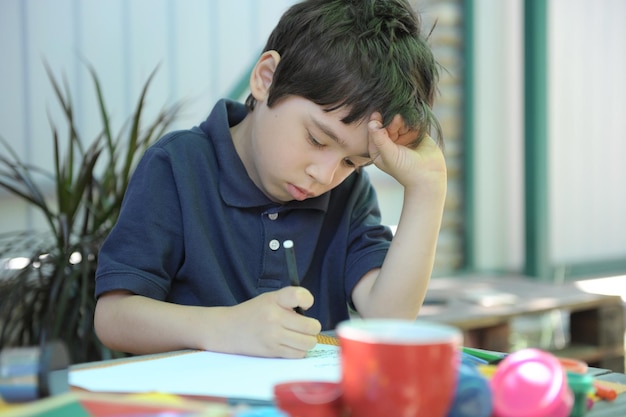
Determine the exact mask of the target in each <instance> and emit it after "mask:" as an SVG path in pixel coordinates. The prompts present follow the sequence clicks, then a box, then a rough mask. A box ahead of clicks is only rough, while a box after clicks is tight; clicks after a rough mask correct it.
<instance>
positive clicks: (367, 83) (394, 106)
mask: <svg viewBox="0 0 626 417" xmlns="http://www.w3.org/2000/svg"><path fill="white" fill-rule="evenodd" d="M268 50H275V51H277V52H278V53H279V54H280V56H281V60H280V61H279V63H278V66H277V68H276V71H275V73H274V77H273V80H272V84H271V86H270V90H269V96H268V102H267V105H268V106H270V107H271V106H272V105H273V104H275V103H276V102H277V101H278V100H280V99H282V98H284V97H286V96H289V95H296V96H300V97H304V98H306V99H308V100H311V101H312V102H314V103H316V104H317V105H319V106H323V107H324V108H325V109H326V110H327V111H332V110H334V109H338V108H341V107H343V106H346V107H347V108H348V109H349V114H348V115H347V116H346V117H345V118H344V119H343V122H344V123H352V122H355V121H359V120H365V119H367V118H369V116H370V115H371V114H372V113H373V112H375V111H378V112H380V113H381V114H382V117H383V124H384V125H385V126H386V125H387V124H389V123H390V122H391V120H392V118H393V117H394V116H395V115H396V114H400V115H401V116H402V117H403V119H404V122H405V124H406V126H407V127H410V128H411V129H415V130H417V131H418V132H419V136H418V139H417V140H416V142H415V143H414V144H413V145H417V144H418V143H419V141H421V139H422V138H423V136H424V134H425V133H429V132H430V130H431V128H433V127H434V128H435V129H436V133H437V138H438V139H439V140H441V128H440V126H439V123H438V122H437V119H436V118H435V116H434V115H433V113H432V110H431V107H432V105H433V101H434V96H435V92H436V85H437V81H438V76H439V72H438V67H437V64H436V62H435V59H434V57H433V54H432V51H431V50H430V48H429V46H428V45H427V44H426V37H425V36H423V35H422V34H421V28H420V19H419V17H418V15H417V14H416V13H415V12H414V11H413V9H412V8H411V6H410V5H409V4H408V3H407V2H406V1H405V0H305V1H303V2H301V3H298V4H295V5H294V6H292V7H291V8H290V9H289V10H287V11H286V12H285V13H284V14H283V16H282V17H281V19H280V21H279V22H278V25H277V26H276V28H275V29H274V31H273V32H272V33H271V35H270V37H269V39H268V41H267V44H266V45H265V49H264V51H268ZM255 104H256V100H255V99H254V97H252V95H249V96H248V98H247V100H246V106H247V107H248V109H249V110H253V109H254V106H255Z"/></svg>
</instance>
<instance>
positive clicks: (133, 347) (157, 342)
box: [94, 287, 321, 358]
mask: <svg viewBox="0 0 626 417" xmlns="http://www.w3.org/2000/svg"><path fill="white" fill-rule="evenodd" d="M312 304H313V296H312V295H311V293H310V292H309V291H308V290H306V289H304V288H302V287H285V288H282V289H281V290H278V291H273V292H268V293H263V294H261V295H259V296H257V297H255V298H253V299H250V300H248V301H246V302H243V303H241V304H237V305H236V306H232V307H194V306H184V305H178V304H172V303H167V302H163V301H158V300H153V299H150V298H147V297H142V296H138V295H132V294H130V293H128V292H121V291H120V292H113V293H108V294H105V295H103V296H101V297H100V299H99V300H98V304H97V305H96V315H95V319H94V323H95V326H96V333H97V334H98V337H99V338H100V339H101V341H102V342H103V343H104V344H105V345H106V346H108V347H109V348H111V349H114V350H119V351H122V352H129V353H135V354H148V353H158V352H167V351H172V350H180V349H201V350H210V351H215V352H225V353H236V354H244V355H254V356H270V357H285V358H301V357H303V356H304V355H305V354H306V352H307V351H308V350H309V349H311V348H312V347H313V346H315V343H317V338H316V335H317V334H318V333H319V331H320V329H321V324H320V323H319V321H317V320H315V319H313V318H310V317H305V316H303V315H300V314H297V313H296V312H294V310H293V309H294V308H295V307H301V308H304V309H305V310H306V309H308V308H310V307H311V305H312Z"/></svg>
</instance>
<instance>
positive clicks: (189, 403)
mask: <svg viewBox="0 0 626 417" xmlns="http://www.w3.org/2000/svg"><path fill="white" fill-rule="evenodd" d="M76 366H77V367H83V366H89V365H88V364H81V365H76ZM589 374H590V375H592V376H594V378H597V379H598V380H604V381H611V382H616V383H620V384H623V385H626V374H623V373H617V372H612V371H611V370H608V369H601V368H589ZM110 398H113V399H114V400H115V401H116V402H117V403H125V404H133V405H135V404H140V403H143V404H146V403H152V404H155V403H156V404H164V403H165V404H167V403H168V401H170V404H171V399H168V398H167V396H161V397H159V396H158V395H157V396H155V395H154V394H152V396H150V397H148V398H145V397H144V398H141V399H128V396H127V395H113V396H112V395H111V394H106V393H103V394H98V393H85V392H81V391H78V390H72V392H70V393H68V394H63V395H60V396H57V397H52V398H46V399H43V400H39V401H35V402H33V403H30V404H27V405H23V406H18V407H14V408H10V409H8V410H7V409H3V408H1V407H0V417H39V416H48V417H50V416H56V415H58V416H64V417H65V416H70V415H71V416H72V417H77V416H80V417H82V416H85V414H79V413H78V411H77V410H75V409H73V408H72V406H73V405H75V404H76V400H77V399H83V400H85V399H87V400H91V401H95V400H103V399H105V400H108V399H110ZM55 407H56V410H57V413H56V414H55V413H53V412H51V410H52V409H55ZM62 407H65V408H63V409H62V411H61V412H58V409H59V408H62ZM183 407H184V408H185V409H186V410H188V411H189V412H190V413H197V414H195V415H200V413H202V414H201V415H203V416H205V417H206V416H211V417H231V416H232V408H231V407H228V406H226V405H225V404H222V403H215V402H206V401H205V400H204V399H203V398H198V397H196V398H192V399H188V400H186V401H185V403H184V405H183ZM108 415H111V414H108ZM144 415H147V414H144ZM191 415H194V414H191ZM586 416H587V417H624V416H626V393H622V394H621V395H619V396H618V397H617V399H616V400H615V401H611V402H608V401H599V402H596V403H595V404H594V407H593V409H592V410H591V411H590V412H588V413H587V414H586Z"/></svg>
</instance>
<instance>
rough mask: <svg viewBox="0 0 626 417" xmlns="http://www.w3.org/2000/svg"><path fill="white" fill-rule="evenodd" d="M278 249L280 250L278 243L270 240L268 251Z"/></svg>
mask: <svg viewBox="0 0 626 417" xmlns="http://www.w3.org/2000/svg"><path fill="white" fill-rule="evenodd" d="M278 248H280V242H279V241H278V240H276V239H272V240H270V249H271V250H278Z"/></svg>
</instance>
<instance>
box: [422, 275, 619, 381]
mask: <svg viewBox="0 0 626 417" xmlns="http://www.w3.org/2000/svg"><path fill="white" fill-rule="evenodd" d="M550 311H561V312H565V313H566V314H569V326H568V327H569V329H568V331H569V335H568V336H569V337H568V338H567V339H569V343H568V344H567V346H566V347H565V348H564V349H559V350H555V351H554V353H555V354H557V355H559V356H563V357H572V358H577V359H581V360H584V361H585V362H587V363H588V364H589V365H590V366H594V367H599V368H605V369H611V370H613V371H614V372H624V335H625V329H624V315H625V313H624V303H623V301H622V299H621V297H619V296H612V295H599V294H591V293H587V292H584V291H582V290H580V289H579V288H577V287H576V286H575V285H574V284H573V283H566V284H550V283H546V282H544V281H538V280H533V279H530V278H524V277H510V276H506V277H500V276H477V275H471V276H462V277H455V278H433V279H432V280H431V282H430V286H429V290H428V293H427V296H426V300H425V303H424V306H423V307H422V309H421V311H420V315H419V318H422V319H426V320H432V321H437V322H441V323H447V324H450V325H453V326H456V327H458V328H459V329H461V330H462V331H463V334H464V345H465V346H468V347H477V348H482V349H488V350H495V351H500V352H510V350H511V334H512V323H513V321H514V320H515V319H517V318H522V317H528V316H532V315H535V316H536V315H539V314H541V313H547V312H550Z"/></svg>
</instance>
